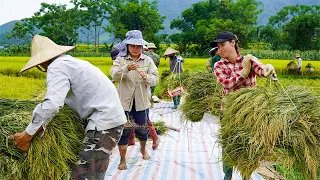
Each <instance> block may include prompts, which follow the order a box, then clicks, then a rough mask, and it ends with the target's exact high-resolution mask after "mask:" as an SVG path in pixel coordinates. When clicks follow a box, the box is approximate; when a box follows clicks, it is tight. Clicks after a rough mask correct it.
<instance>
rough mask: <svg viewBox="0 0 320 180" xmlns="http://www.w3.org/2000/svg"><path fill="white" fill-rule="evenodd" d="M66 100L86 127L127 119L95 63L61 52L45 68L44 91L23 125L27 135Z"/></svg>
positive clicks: (113, 89)
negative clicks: (45, 87)
mask: <svg viewBox="0 0 320 180" xmlns="http://www.w3.org/2000/svg"><path fill="white" fill-rule="evenodd" d="M64 103H66V104H67V105H68V106H69V107H70V108H72V109H74V110H75V111H76V112H77V113H78V114H79V116H80V118H82V119H87V120H88V125H87V127H86V132H87V131H88V130H95V129H97V130H98V131H102V130H106V129H111V128H114V127H116V126H120V125H122V124H125V123H126V122H127V119H126V116H125V114H124V110H123V108H122V105H121V102H120V99H119V96H118V93H117V90H116V87H115V86H114V85H113V83H112V82H111V81H110V79H109V78H108V77H107V76H106V75H105V74H104V73H103V72H102V71H101V70H100V69H99V68H97V67H95V66H93V65H92V64H90V63H89V62H87V61H82V60H79V59H76V58H73V57H72V56H69V55H61V56H60V57H58V58H57V59H56V60H54V61H53V62H52V63H51V64H50V65H49V67H48V71H47V93H46V96H45V98H44V102H43V103H40V104H38V105H37V106H36V108H35V109H34V111H33V114H32V120H31V122H30V124H29V125H28V126H27V128H26V132H27V133H28V134H29V135H34V134H35V133H36V131H37V130H38V129H39V128H40V127H41V126H43V129H45V125H46V124H47V123H48V122H49V121H50V120H51V119H52V118H53V117H54V116H55V115H56V114H57V113H58V111H59V109H60V108H61V107H62V106H63V105H64Z"/></svg>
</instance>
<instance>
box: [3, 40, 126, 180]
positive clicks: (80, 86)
mask: <svg viewBox="0 0 320 180" xmlns="http://www.w3.org/2000/svg"><path fill="white" fill-rule="evenodd" d="M73 48H74V46H59V45H57V44H55V43H54V42H53V41H51V40H50V39H49V38H47V37H44V36H39V35H35V36H34V37H33V39H32V43H31V55H32V56H31V59H30V60H29V62H28V63H27V64H26V65H25V67H24V68H23V69H22V70H21V71H26V70H29V69H31V68H33V67H37V68H38V69H39V70H42V71H44V72H47V82H46V84H47V93H46V95H45V98H44V101H43V102H42V103H41V104H39V105H37V106H36V108H35V109H34V111H33V113H32V119H31V122H30V124H29V125H28V126H27V128H26V129H25V131H23V132H22V133H16V134H14V135H12V136H10V137H9V138H11V139H14V141H15V145H16V146H17V147H18V148H20V149H22V150H23V151H28V149H29V147H30V143H31V140H32V138H33V136H35V135H36V134H37V133H40V134H42V133H44V131H45V129H46V128H45V127H46V125H47V124H48V123H50V120H51V119H52V118H53V117H54V116H55V115H56V114H57V113H58V111H59V109H60V108H61V107H63V105H64V103H66V104H67V105H68V106H69V107H70V108H72V109H73V110H75V111H76V112H77V113H78V114H79V116H80V117H81V118H82V119H87V121H88V124H87V127H86V130H85V131H86V135H85V139H84V144H83V150H82V151H81V152H79V161H78V165H77V166H76V167H74V168H73V169H72V177H73V179H77V180H78V179H81V180H84V179H89V180H95V179H104V175H105V172H106V170H107V168H108V165H109V158H110V156H111V152H112V150H113V149H114V148H115V146H116V145H117V143H118V141H119V139H120V136H121V134H122V130H123V124H125V123H126V122H127V119H126V116H125V114H124V112H123V108H122V106H121V102H120V99H119V96H118V93H117V90H116V88H115V87H114V85H113V84H112V82H111V81H110V80H109V78H108V77H107V76H106V75H105V74H103V72H101V71H100V69H99V68H97V67H95V66H93V65H91V64H90V63H89V62H87V61H82V60H79V59H76V58H73V57H72V56H69V55H63V53H65V52H67V51H70V50H72V49H73ZM75 121H76V119H75ZM79 123H80V122H79ZM39 156H40V157H39V158H41V155H40V154H39ZM39 168H41V167H39Z"/></svg>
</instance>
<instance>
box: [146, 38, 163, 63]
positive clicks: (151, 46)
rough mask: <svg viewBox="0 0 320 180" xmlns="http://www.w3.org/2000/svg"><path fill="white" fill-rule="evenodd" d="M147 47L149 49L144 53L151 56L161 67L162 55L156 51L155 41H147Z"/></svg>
mask: <svg viewBox="0 0 320 180" xmlns="http://www.w3.org/2000/svg"><path fill="white" fill-rule="evenodd" d="M146 47H147V48H148V50H147V51H145V52H144V54H145V55H147V56H149V57H151V58H152V60H153V62H154V64H155V65H156V66H157V67H159V64H160V56H159V55H158V54H156V53H155V52H154V51H155V50H156V49H157V46H156V45H155V44H154V43H147V45H146Z"/></svg>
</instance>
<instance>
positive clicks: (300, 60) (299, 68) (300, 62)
mask: <svg viewBox="0 0 320 180" xmlns="http://www.w3.org/2000/svg"><path fill="white" fill-rule="evenodd" d="M296 59H297V61H298V69H297V71H298V74H299V75H301V74H302V73H301V71H300V70H301V67H302V59H301V57H300V54H296Z"/></svg>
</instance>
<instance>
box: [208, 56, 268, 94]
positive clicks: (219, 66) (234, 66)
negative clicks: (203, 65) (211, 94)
mask: <svg viewBox="0 0 320 180" xmlns="http://www.w3.org/2000/svg"><path fill="white" fill-rule="evenodd" d="M242 60H243V57H242V56H241V55H240V54H238V57H237V60H236V62H235V63H231V62H229V61H228V60H227V59H225V58H222V59H221V60H220V61H218V62H216V63H215V65H214V73H215V75H216V78H217V80H218V82H220V83H221V84H222V86H223V88H224V89H223V93H224V94H225V95H226V94H228V93H230V92H232V91H234V90H237V89H240V88H242V87H255V86H256V76H263V67H264V65H263V64H262V63H261V62H260V61H259V60H258V59H257V58H256V57H254V56H252V58H251V60H252V61H251V72H250V73H249V76H248V78H246V79H245V78H244V77H242V75H241V74H240V71H241V70H242V69H243V66H242Z"/></svg>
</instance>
